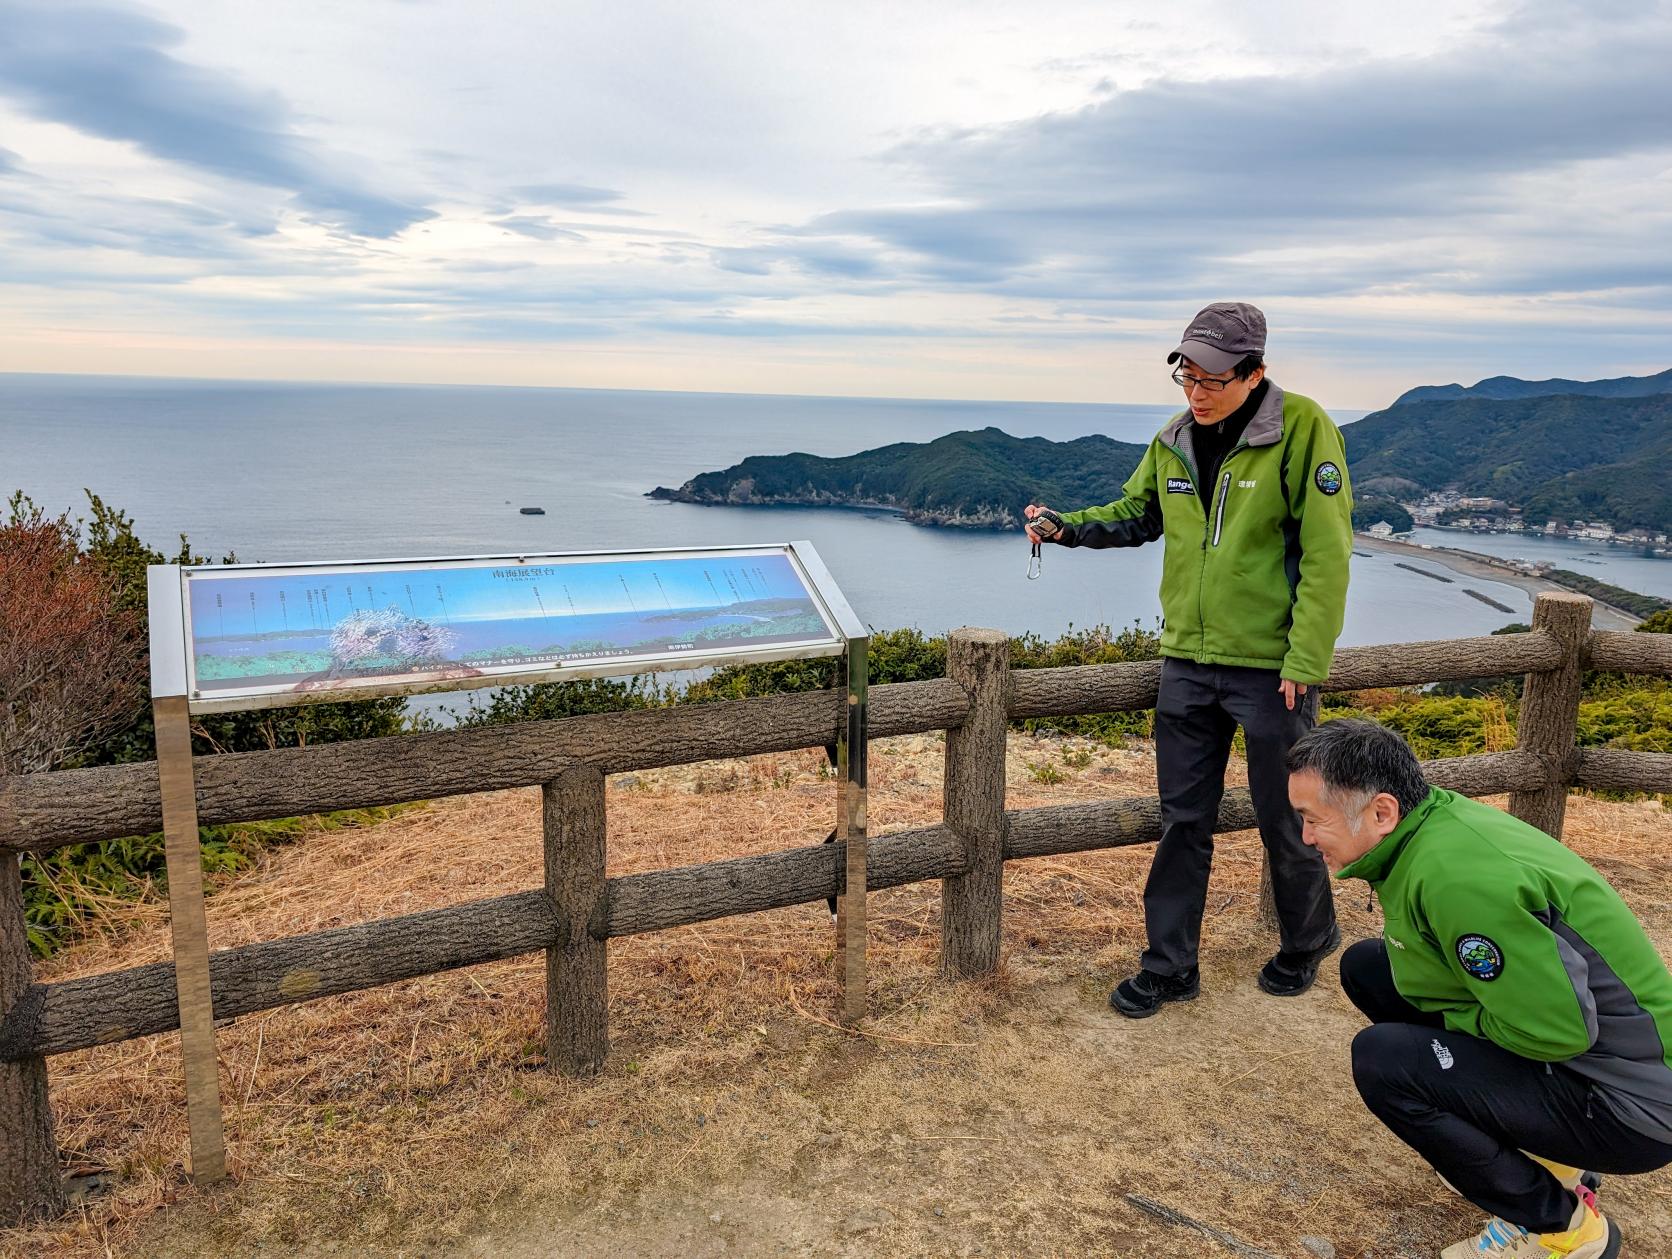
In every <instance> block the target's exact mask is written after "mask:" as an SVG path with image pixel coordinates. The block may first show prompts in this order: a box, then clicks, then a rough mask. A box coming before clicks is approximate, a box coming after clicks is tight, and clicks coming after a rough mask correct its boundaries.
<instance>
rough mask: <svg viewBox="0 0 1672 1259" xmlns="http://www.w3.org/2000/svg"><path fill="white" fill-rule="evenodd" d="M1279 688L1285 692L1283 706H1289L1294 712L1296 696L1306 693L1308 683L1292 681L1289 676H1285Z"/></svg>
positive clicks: (1278, 685)
mask: <svg viewBox="0 0 1672 1259" xmlns="http://www.w3.org/2000/svg"><path fill="white" fill-rule="evenodd" d="M1277 689H1278V690H1280V691H1282V692H1283V707H1285V708H1287V709H1288V710H1289V711H1290V712H1294V711H1295V697H1296V696H1297V695H1305V694H1306V683H1305V682H1291V681H1289V679H1288V678H1284V679H1283V680H1282V681H1281V682H1279V683H1278V684H1277Z"/></svg>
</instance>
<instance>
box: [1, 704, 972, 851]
mask: <svg viewBox="0 0 1672 1259" xmlns="http://www.w3.org/2000/svg"><path fill="white" fill-rule="evenodd" d="M869 705H870V712H869V716H870V727H871V737H872V738H873V739H880V738H885V737H887V736H889V735H896V734H918V733H922V732H923V731H926V730H943V729H946V728H947V727H949V726H956V725H957V724H958V723H959V722H961V721H962V720H963V719H964V713H965V711H966V709H967V707H968V704H967V701H966V700H965V698H964V692H963V689H962V688H961V687H959V686H958V684H957V683H956V682H953V681H951V680H950V679H947V678H938V679H935V680H933V681H928V682H909V683H896V684H893V685H889V686H877V687H872V688H871V690H870V696H869ZM844 709H845V706H844V704H843V702H842V697H841V696H840V695H838V694H837V693H836V692H834V691H814V692H809V693H803V694H799V695H773V696H767V697H765V698H761V699H744V700H728V701H725V702H723V703H714V704H690V705H684V706H681V707H677V708H657V709H647V710H643V711H639V712H626V713H597V714H593V715H590V716H585V717H570V718H566V719H564V720H561V721H540V722H528V723H523V724H518V725H510V726H494V727H490V728H487V729H482V730H443V731H436V732H432V733H429V734H403V735H395V736H392V737H390V738H386V739H363V740H358V741H355V742H352V743H332V744H326V745H324V746H321V747H312V748H281V749H279V750H277V751H272V752H236V753H230V754H226V755H222V756H206V757H203V758H202V759H201V760H200V761H199V762H198V768H197V801H198V817H199V820H200V821H201V822H202V823H203V824H204V825H205V826H212V825H216V824H218V823H223V822H253V821H257V820H260V819H262V818H274V817H297V816H300V815H303V814H308V813H320V812H325V811H328V810H331V809H358V808H370V807H373V806H375V805H383V804H399V803H402V802H404V801H408V800H430V799H435V798H438V797H441V796H454V795H466V794H469V793H471V792H478V791H498V790H501V789H503V788H506V787H531V786H535V785H537V784H540V783H545V782H549V781H551V780H552V779H554V778H556V777H557V776H558V775H559V774H560V773H562V772H563V770H564V769H566V768H568V767H569V766H570V765H572V764H576V763H582V764H587V765H591V766H593V767H594V768H596V769H599V770H601V771H603V772H604V773H609V774H613V773H620V772H623V771H626V770H639V769H651V768H655V767H658V766H664V765H687V764H690V763H692V762H695V761H704V760H713V759H716V758H719V757H728V756H750V755H754V754H756V753H760V752H784V751H790V750H792V749H796V748H807V747H823V746H824V745H825V744H828V743H833V742H835V739H836V731H837V723H838V722H839V721H845V718H846V713H845V711H844ZM161 826H162V804H161V798H160V796H159V793H158V788H157V767H156V764H155V763H154V762H149V761H147V762H143V763H140V764H135V765H114V766H109V767H105V768H99V769H76V770H63V771H60V772H58V773H54V774H28V775H24V776H23V777H21V778H14V779H9V780H0V852H3V851H20V850H22V851H29V852H44V851H46V850H48V849H52V848H59V847H62V846H63V845H65V844H78V843H86V842H89V841H92V840H98V839H113V838H116V837H117V836H121V835H144V834H149V833H150V832H152V831H156V830H159V829H161Z"/></svg>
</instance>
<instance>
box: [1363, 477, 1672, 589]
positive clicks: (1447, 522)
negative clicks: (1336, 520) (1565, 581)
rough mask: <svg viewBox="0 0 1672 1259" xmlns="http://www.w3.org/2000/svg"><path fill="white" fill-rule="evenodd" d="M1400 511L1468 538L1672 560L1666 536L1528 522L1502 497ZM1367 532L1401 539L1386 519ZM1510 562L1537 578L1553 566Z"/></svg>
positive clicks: (1443, 493) (1423, 503) (1442, 498)
mask: <svg viewBox="0 0 1672 1259" xmlns="http://www.w3.org/2000/svg"><path fill="white" fill-rule="evenodd" d="M1401 506H1403V507H1404V508H1405V510H1406V511H1408V512H1409V513H1410V514H1411V520H1412V522H1413V523H1414V524H1416V525H1421V526H1426V527H1428V528H1434V529H1456V530H1458V531H1460V532H1464V533H1524V534H1534V535H1540V536H1543V537H1550V538H1566V539H1569V540H1582V541H1589V542H1603V543H1606V544H1608V545H1610V546H1620V547H1629V548H1631V549H1633V550H1637V551H1641V552H1645V553H1647V554H1651V555H1655V556H1659V557H1662V558H1667V557H1672V543H1669V542H1668V539H1667V535H1666V533H1665V532H1664V531H1656V530H1650V529H1643V528H1634V529H1620V530H1616V529H1615V528H1614V526H1613V525H1611V524H1609V523H1608V522H1607V521H1605V520H1569V521H1561V520H1546V521H1544V522H1542V523H1536V522H1532V521H1528V520H1527V519H1525V518H1524V517H1523V515H1522V512H1521V509H1520V508H1519V507H1512V506H1510V505H1509V504H1507V503H1505V502H1504V501H1503V500H1502V499H1499V498H1481V497H1471V496H1469V495H1466V494H1461V493H1459V492H1458V491H1456V490H1440V491H1437V492H1434V493H1430V494H1427V495H1424V496H1423V498H1422V499H1420V500H1419V501H1417V502H1414V503H1403V504H1401ZM1364 532H1365V533H1367V534H1369V535H1370V536H1371V537H1374V538H1393V537H1397V536H1400V535H1399V534H1397V533H1396V532H1395V530H1394V528H1393V526H1392V525H1391V524H1389V523H1388V522H1387V521H1385V520H1379V521H1377V522H1376V523H1375V524H1373V525H1371V526H1370V527H1369V528H1368V529H1366V530H1365V531H1364ZM1506 562H1507V563H1509V564H1510V566H1512V567H1514V568H1516V569H1518V570H1519V571H1521V572H1526V573H1531V574H1533V575H1535V576H1540V575H1543V574H1544V573H1546V572H1548V571H1550V570H1551V569H1552V568H1553V567H1554V565H1553V564H1550V563H1548V562H1543V561H1537V562H1535V561H1531V560H1516V561H1506Z"/></svg>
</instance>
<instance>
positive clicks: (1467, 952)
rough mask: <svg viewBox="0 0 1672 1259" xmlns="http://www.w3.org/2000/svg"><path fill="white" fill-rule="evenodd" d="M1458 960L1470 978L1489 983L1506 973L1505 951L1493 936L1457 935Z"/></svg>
mask: <svg viewBox="0 0 1672 1259" xmlns="http://www.w3.org/2000/svg"><path fill="white" fill-rule="evenodd" d="M1457 960H1458V962H1459V963H1460V964H1461V965H1462V967H1463V969H1464V970H1465V971H1467V972H1468V973H1469V978H1471V979H1478V980H1480V981H1481V982H1482V983H1483V984H1489V983H1491V982H1492V981H1493V980H1494V979H1496V978H1497V977H1498V976H1499V975H1502V974H1503V973H1504V951H1503V950H1502V949H1500V948H1499V947H1498V944H1497V941H1495V940H1493V938H1492V937H1491V936H1483V935H1466V936H1458V937H1457Z"/></svg>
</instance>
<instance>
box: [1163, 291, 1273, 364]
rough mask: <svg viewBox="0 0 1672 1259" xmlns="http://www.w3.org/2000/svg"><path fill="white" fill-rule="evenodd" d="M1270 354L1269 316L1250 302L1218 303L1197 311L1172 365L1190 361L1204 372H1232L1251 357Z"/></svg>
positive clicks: (1170, 357) (1171, 357) (1170, 361)
mask: <svg viewBox="0 0 1672 1259" xmlns="http://www.w3.org/2000/svg"><path fill="white" fill-rule="evenodd" d="M1265 352H1266V317H1265V316H1264V315H1263V314H1261V313H1260V308H1259V307H1258V306H1250V305H1249V304H1248V303H1247V302H1215V303H1214V304H1213V305H1211V306H1204V307H1202V309H1201V310H1199V311H1197V312H1196V317H1195V318H1194V319H1192V320H1191V321H1190V326H1189V327H1188V328H1186V329H1185V330H1184V340H1183V341H1181V342H1179V348H1178V349H1176V350H1174V351H1173V352H1172V353H1171V354H1169V355H1168V356H1167V361H1168V362H1169V363H1176V362H1178V361H1179V360H1180V359H1181V358H1187V359H1189V360H1190V361H1191V362H1192V363H1194V364H1196V366H1198V367H1200V368H1201V369H1202V370H1203V371H1209V372H1213V373H1215V374H1216V375H1217V374H1218V373H1219V372H1228V371H1230V370H1231V369H1232V368H1233V367H1235V366H1236V365H1237V364H1238V363H1240V362H1242V360H1243V359H1245V358H1247V357H1248V356H1249V355H1250V354H1260V355H1264V354H1265Z"/></svg>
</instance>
